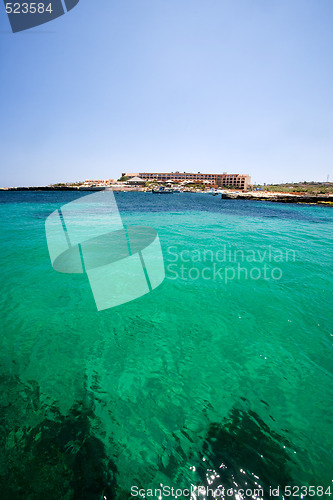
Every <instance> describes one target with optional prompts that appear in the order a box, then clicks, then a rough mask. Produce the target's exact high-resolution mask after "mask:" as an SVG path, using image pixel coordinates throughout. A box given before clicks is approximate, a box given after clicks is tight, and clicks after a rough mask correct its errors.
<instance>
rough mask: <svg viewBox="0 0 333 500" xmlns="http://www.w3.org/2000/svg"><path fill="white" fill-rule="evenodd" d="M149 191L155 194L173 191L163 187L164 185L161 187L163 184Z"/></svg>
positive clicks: (171, 192)
mask: <svg viewBox="0 0 333 500" xmlns="http://www.w3.org/2000/svg"><path fill="white" fill-rule="evenodd" d="M151 192H152V193H155V194H173V193H174V191H173V190H171V189H165V187H163V186H161V187H159V188H158V189H152V190H151Z"/></svg>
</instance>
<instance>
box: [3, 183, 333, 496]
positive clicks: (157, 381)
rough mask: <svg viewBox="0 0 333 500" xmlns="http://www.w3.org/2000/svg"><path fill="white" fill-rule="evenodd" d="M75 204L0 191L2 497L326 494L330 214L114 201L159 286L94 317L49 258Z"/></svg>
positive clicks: (76, 282) (55, 195)
mask: <svg viewBox="0 0 333 500" xmlns="http://www.w3.org/2000/svg"><path fill="white" fill-rule="evenodd" d="M79 196H82V194H79V193H73V192H21V193H20V192H3V193H0V224H1V230H0V240H1V271H0V272H1V285H2V286H1V295H0V308H1V318H2V321H1V336H0V342H1V343H0V345H1V349H0V358H1V359H0V366H1V373H0V385H1V391H0V410H1V417H0V418H1V420H0V440H1V452H0V459H1V460H0V476H1V490H2V496H1V498H11V499H15V498H24V499H29V500H30V499H39V498H48V499H52V498H55V499H60V498H64V499H67V498H68V499H72V498H75V499H81V498H82V499H85V498H87V499H90V498H91V499H99V498H101V499H102V498H103V497H105V498H107V499H109V498H130V494H131V487H132V486H133V485H137V486H138V487H141V488H144V489H145V490H147V489H148V488H158V487H159V485H160V484H163V485H167V486H170V487H172V486H174V487H177V488H188V487H190V485H191V484H194V485H207V484H210V482H211V483H212V485H213V486H214V487H215V488H217V486H218V485H225V486H230V487H234V488H237V487H241V486H244V485H248V486H255V485H257V486H258V485H260V486H262V487H263V488H264V497H265V498H269V493H268V492H269V487H270V486H271V487H274V488H275V487H277V486H278V485H280V486H281V488H282V487H284V485H299V486H301V485H315V486H317V485H322V486H324V487H325V489H326V488H327V487H328V486H331V492H332V495H333V482H332V480H333V473H332V471H333V452H332V444H333V431H332V407H333V362H332V354H333V348H332V340H333V328H332V325H333V310H332V293H333V289H332V267H333V266H332V234H333V210H332V208H331V207H323V206H310V205H306V206H305V205H291V204H290V205H285V204H273V203H264V202H254V201H239V200H221V199H220V197H212V196H210V195H207V194H181V195H176V194H174V195H172V196H158V195H153V194H151V193H119V194H118V195H115V196H116V201H117V203H118V208H119V210H120V213H121V216H122V219H123V222H124V224H125V225H146V226H151V227H153V228H155V229H156V230H157V231H158V234H159V237H160V241H161V245H162V250H163V254H164V260H165V267H166V279H165V280H164V282H163V283H162V284H161V285H160V286H159V287H158V288H157V289H156V290H153V291H152V292H151V293H149V294H147V295H145V296H142V297H141V298H139V299H137V300H135V301H132V302H128V303H126V304H123V305H121V306H118V307H116V308H112V309H108V310H105V311H101V312H97V310H96V306H95V303H94V300H93V296H92V293H91V290H90V287H89V283H88V280H87V278H86V277H85V276H84V275H71V274H60V273H57V272H56V271H54V270H53V269H52V266H51V264H50V260H49V256H48V249H47V244H46V237H45V230H44V224H45V219H46V217H47V216H48V215H49V214H50V213H51V212H52V211H53V210H55V209H56V208H59V207H60V206H61V205H63V204H64V203H67V202H69V201H71V200H73V199H75V198H77V197H79ZM264 266H265V268H264ZM264 273H266V274H264ZM214 471H215V472H214ZM217 476H219V477H217ZM207 481H208V482H207ZM237 485H238V486H237ZM280 493H281V492H280ZM317 493H318V492H317ZM199 496H200V495H199ZM257 496H258V495H257ZM259 496H260V495H259ZM280 496H281V495H280ZM316 496H320V491H319V495H316ZM202 498H203V496H202ZM226 498H237V497H236V496H230V497H226ZM326 498H329V497H326Z"/></svg>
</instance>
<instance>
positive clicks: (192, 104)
mask: <svg viewBox="0 0 333 500" xmlns="http://www.w3.org/2000/svg"><path fill="white" fill-rule="evenodd" d="M0 8H1V10H0V78H1V80H0V82H1V83H0V85H1V92H0V120H1V134H0V162H1V163H0V164H1V177H0V186H12V185H14V186H19V185H43V184H49V183H54V182H59V181H75V180H84V179H87V178H88V179H89V178H97V179H99V178H118V177H119V176H120V174H121V172H125V171H129V172H139V171H142V170H145V171H175V170H179V171H193V172H197V171H200V172H223V171H227V172H231V173H234V172H235V173H249V174H250V175H251V176H252V180H253V181H255V182H257V183H263V182H281V181H301V180H308V181H309V180H318V181H324V180H326V178H327V175H328V174H329V175H330V180H332V181H333V168H332V165H333V69H332V66H333V1H332V0H99V1H98V2H96V1H93V0H90V1H88V0H80V2H79V4H78V5H77V6H76V7H75V8H74V9H73V10H72V11H71V12H69V13H67V14H66V15H64V16H62V17H60V18H58V19H56V20H54V21H52V22H50V23H47V24H45V25H43V26H41V27H38V28H35V29H32V30H28V31H26V32H21V33H17V34H12V33H11V31H10V26H9V21H8V19H7V16H6V14H5V11H4V7H3V4H1V6H0Z"/></svg>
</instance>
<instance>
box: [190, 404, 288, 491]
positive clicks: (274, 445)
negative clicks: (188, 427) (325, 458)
mask: <svg viewBox="0 0 333 500" xmlns="http://www.w3.org/2000/svg"><path fill="white" fill-rule="evenodd" d="M289 446H290V445H289V443H288V442H287V441H286V440H285V439H284V438H282V437H281V436H279V435H278V434H276V433H274V432H272V431H271V430H270V429H269V427H268V426H267V425H266V424H265V423H264V422H263V420H261V419H260V417H259V416H258V415H257V414H256V413H255V412H253V411H248V412H243V411H241V410H238V409H233V410H232V412H231V414H230V418H228V419H227V420H226V422H225V423H222V424H217V423H213V424H211V426H210V428H209V431H208V435H207V437H206V440H205V443H204V447H203V452H202V453H203V458H204V459H205V461H202V462H200V465H199V466H198V467H197V472H198V474H199V476H200V479H201V481H202V483H201V484H202V485H208V484H209V488H212V489H213V490H215V489H217V487H218V486H219V485H223V486H224V487H225V488H226V489H227V488H233V489H235V488H236V489H237V488H243V489H244V490H245V489H247V488H252V489H259V488H262V491H263V494H264V497H265V498H269V497H270V495H269V488H270V487H273V488H276V487H277V486H280V487H281V488H283V487H284V486H286V485H291V484H294V482H293V480H292V477H291V475H290V473H289V470H288V464H290V462H291V460H290V457H289V455H288V453H287V448H288V447H289ZM236 484H237V485H238V486H236ZM257 496H260V494H258V495H257ZM221 498H223V497H221ZM233 498H234V496H233Z"/></svg>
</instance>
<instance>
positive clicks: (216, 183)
mask: <svg viewBox="0 0 333 500" xmlns="http://www.w3.org/2000/svg"><path fill="white" fill-rule="evenodd" d="M122 177H123V178H127V179H128V180H129V181H130V180H131V179H132V178H134V177H135V178H139V179H141V180H142V181H145V182H147V181H156V182H166V183H167V182H173V183H177V184H180V183H182V182H184V181H187V182H193V183H202V184H210V185H211V186H212V187H219V188H223V187H224V188H234V189H239V190H243V191H246V190H247V189H248V187H249V185H250V184H251V177H250V176H249V175H248V174H227V172H223V173H222V174H203V173H201V172H198V173H196V174H194V173H189V172H165V173H158V172H138V173H128V172H123V173H122Z"/></svg>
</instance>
